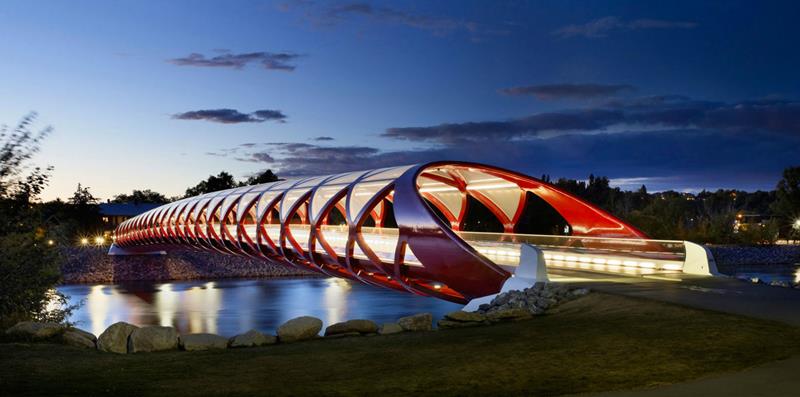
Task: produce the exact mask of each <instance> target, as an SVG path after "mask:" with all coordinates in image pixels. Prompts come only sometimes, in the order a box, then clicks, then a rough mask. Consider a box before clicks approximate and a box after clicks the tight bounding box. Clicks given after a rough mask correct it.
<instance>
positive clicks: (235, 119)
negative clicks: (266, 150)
mask: <svg viewBox="0 0 800 397" xmlns="http://www.w3.org/2000/svg"><path fill="white" fill-rule="evenodd" d="M172 118H173V119H177V120H205V121H212V122H215V123H223V124H238V123H263V122H265V121H275V122H278V123H285V122H286V118H287V116H286V115H285V114H283V112H281V111H280V110H269V109H265V110H256V111H255V112H252V113H241V112H239V111H238V110H236V109H209V110H193V111H189V112H183V113H177V114H174V115H172Z"/></svg>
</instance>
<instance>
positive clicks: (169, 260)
mask: <svg viewBox="0 0 800 397" xmlns="http://www.w3.org/2000/svg"><path fill="white" fill-rule="evenodd" d="M107 252H108V248H107V247H65V248H63V249H62V253H63V255H64V258H65V261H64V263H63V264H62V266H61V274H62V276H63V279H64V280H63V282H64V283H113V282H118V281H144V280H148V281H168V280H194V279H217V278H264V277H303V276H309V277H315V276H318V274H316V273H311V272H307V271H304V270H300V269H294V268H290V267H287V266H281V265H273V264H270V263H268V262H266V261H261V260H255V259H247V258H242V257H238V256H233V255H223V254H215V253H211V252H194V251H174V252H170V253H168V254H167V255H127V256H109V255H108V254H107Z"/></svg>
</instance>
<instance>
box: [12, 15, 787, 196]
mask: <svg viewBox="0 0 800 397" xmlns="http://www.w3.org/2000/svg"><path fill="white" fill-rule="evenodd" d="M799 15H800V3H798V2H780V1H767V2H763V1H752V2H740V1H713V2H712V1H709V2H701V1H583V2H576V1H542V2H524V1H510V2H499V1H497V2H495V1H418V2H411V1H397V2H374V3H373V2H348V1H343V2H321V1H279V2H264V1H217V2H210V1H158V2H156V1H150V2H147V1H69V2H67V1H50V2H44V1H15V0H6V1H3V2H2V5H0V38H2V39H0V122H2V123H5V124H10V125H11V124H14V123H16V122H18V121H19V119H20V118H21V117H22V116H23V115H25V114H27V113H28V112H30V111H37V112H38V113H39V115H40V117H39V120H38V125H39V126H40V127H43V126H45V125H52V126H53V127H54V128H55V132H54V133H53V135H52V136H51V137H49V138H48V139H47V140H46V141H45V142H44V145H43V148H42V151H41V152H40V153H39V154H38V155H37V157H36V158H35V162H36V163H37V164H40V165H52V166H53V167H54V171H53V175H52V181H51V184H50V186H49V188H48V189H47V190H46V191H45V194H44V197H43V198H44V199H52V198H55V197H62V198H66V197H68V196H69V195H71V192H73V191H74V190H75V187H76V185H77V184H78V183H79V182H80V183H82V184H83V185H85V186H89V187H90V188H91V190H92V192H93V193H94V194H95V195H96V196H98V197H100V198H102V199H107V198H111V197H113V195H115V194H118V193H123V192H129V191H130V190H132V189H145V188H149V189H153V190H157V191H160V192H162V193H164V194H166V195H168V196H170V195H178V194H181V193H182V192H183V191H184V190H185V189H186V188H187V187H188V186H191V185H194V184H195V183H197V182H198V181H199V180H201V179H203V178H205V177H207V176H208V175H209V174H212V173H213V174H216V173H218V172H220V171H222V170H226V171H229V172H231V173H232V174H234V175H235V176H236V177H237V178H243V177H246V176H248V175H251V174H253V173H255V172H258V171H261V170H264V169H267V168H271V169H272V170H274V171H275V172H276V173H277V174H278V175H280V176H283V177H290V176H298V175H317V174H330V173H336V172H344V171H349V170H358V169H370V168H377V167H384V166H390V165H400V164H409V163H417V162H422V161H429V160H440V159H452V160H467V161H476V162H485V163H488V164H493V165H497V166H502V167H507V168H511V169H514V170H518V171H521V172H525V173H528V174H530V175H533V176H540V175H542V174H549V175H550V176H551V177H553V178H557V177H569V178H576V179H584V178H586V177H587V176H588V174H589V173H594V174H595V175H606V176H608V177H610V178H612V181H613V182H614V183H615V184H616V185H618V186H621V187H623V188H627V189H631V188H637V187H638V186H640V185H641V184H646V185H647V187H648V188H649V189H650V190H664V189H676V190H686V191H696V190H700V189H717V188H737V189H745V190H755V189H772V188H774V186H775V183H776V182H777V180H778V179H779V178H780V173H781V170H782V169H783V168H785V167H787V166H791V165H800V51H798V42H800V40H798V39H800V24H798V23H797V18H798V16H799Z"/></svg>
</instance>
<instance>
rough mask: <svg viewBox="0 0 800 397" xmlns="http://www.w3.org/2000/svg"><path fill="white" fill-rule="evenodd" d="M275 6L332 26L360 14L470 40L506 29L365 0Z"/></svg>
mask: <svg viewBox="0 0 800 397" xmlns="http://www.w3.org/2000/svg"><path fill="white" fill-rule="evenodd" d="M279 9H280V10H282V11H293V10H299V11H301V12H302V13H303V16H304V18H305V19H307V20H308V21H310V22H311V23H313V24H314V25H316V26H335V25H339V24H341V23H344V22H346V21H349V20H351V19H356V18H361V19H364V20H368V21H371V22H374V23H381V24H393V25H401V26H406V27H409V28H413V29H418V30H423V31H427V32H430V33H432V34H435V35H437V36H444V35H449V34H452V33H456V32H466V33H468V34H469V35H470V36H471V38H472V40H474V41H482V40H483V39H484V38H485V37H486V36H497V35H505V34H507V33H508V32H507V31H506V30H505V29H499V28H491V27H488V26H484V25H482V24H480V23H477V22H474V21H468V20H463V19H457V18H450V17H445V16H432V15H425V14H421V13H416V12H411V11H405V10H401V9H398V8H392V7H388V6H383V5H374V4H371V3H367V2H347V3H328V2H313V1H306V0H302V1H289V2H284V3H282V4H281V5H280V6H279Z"/></svg>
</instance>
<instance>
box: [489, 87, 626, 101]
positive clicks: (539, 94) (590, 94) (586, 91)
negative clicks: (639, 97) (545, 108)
mask: <svg viewBox="0 0 800 397" xmlns="http://www.w3.org/2000/svg"><path fill="white" fill-rule="evenodd" d="M634 89H635V88H634V87H633V86H632V85H629V84H590V83H587V84H542V85H529V86H519V87H511V88H504V89H502V90H500V92H501V93H503V94H506V95H516V96H522V95H530V96H534V97H536V98H538V99H540V100H544V101H550V100H558V99H595V98H605V97H610V96H613V95H617V94H621V93H625V92H630V91H633V90H634Z"/></svg>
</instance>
